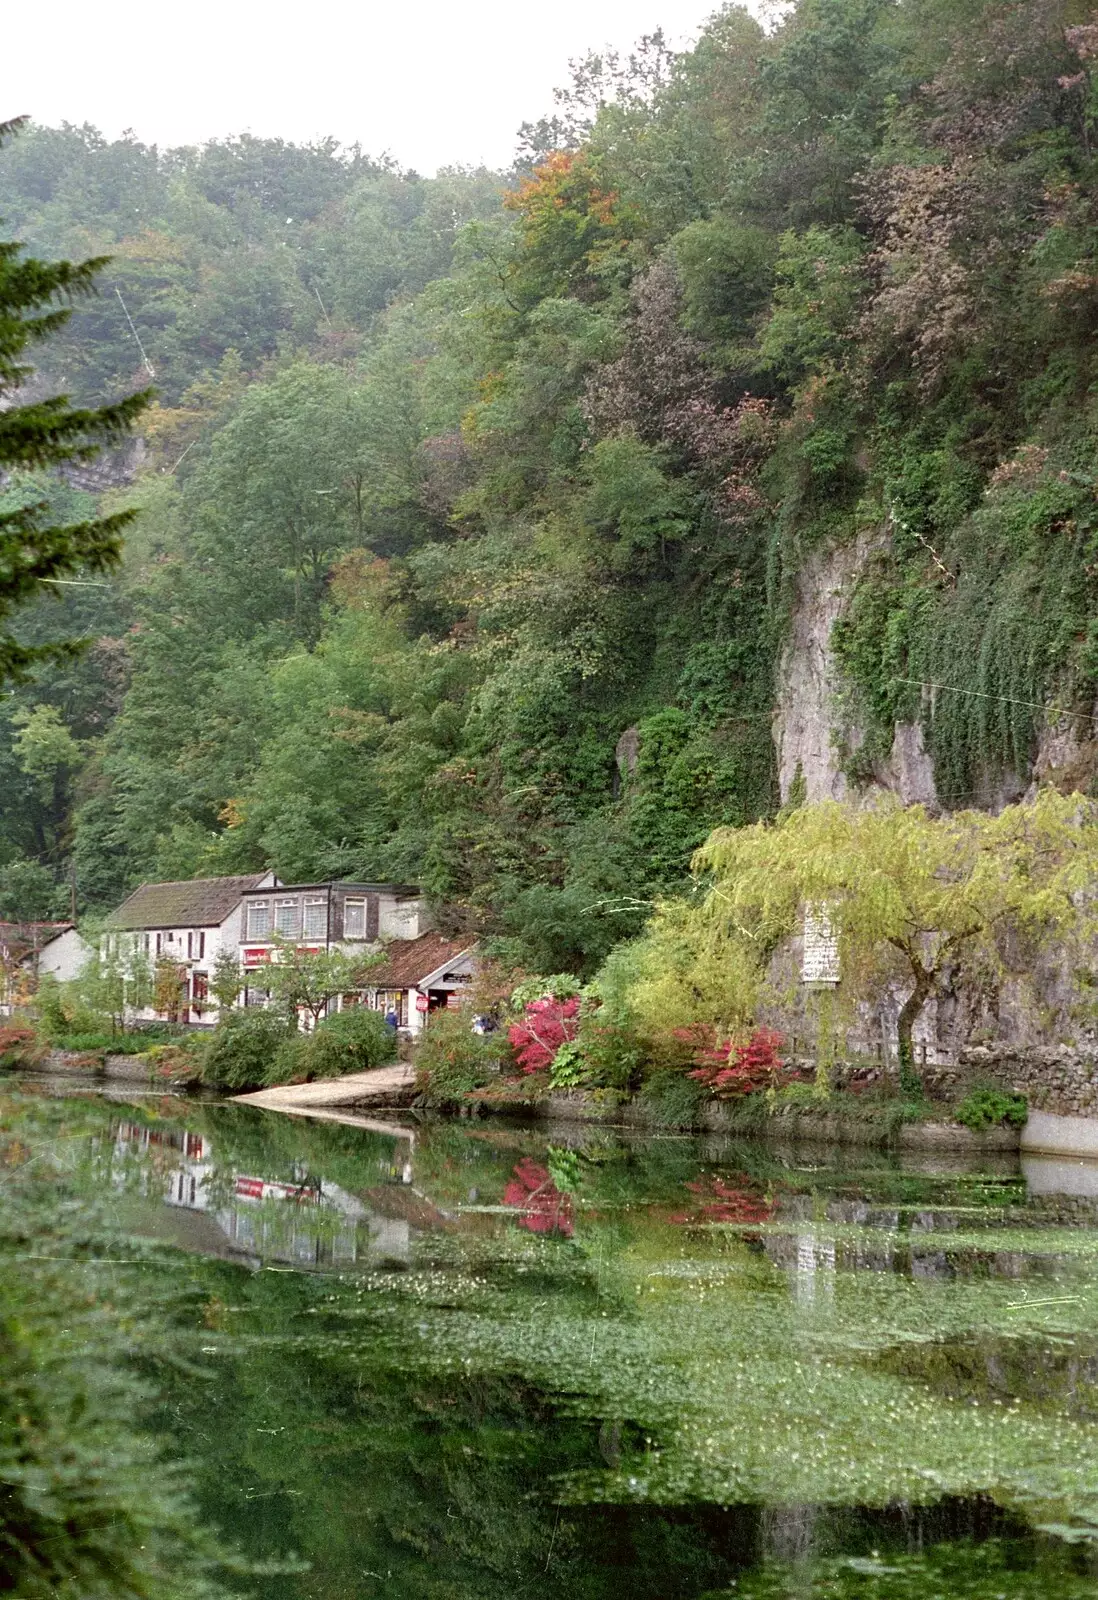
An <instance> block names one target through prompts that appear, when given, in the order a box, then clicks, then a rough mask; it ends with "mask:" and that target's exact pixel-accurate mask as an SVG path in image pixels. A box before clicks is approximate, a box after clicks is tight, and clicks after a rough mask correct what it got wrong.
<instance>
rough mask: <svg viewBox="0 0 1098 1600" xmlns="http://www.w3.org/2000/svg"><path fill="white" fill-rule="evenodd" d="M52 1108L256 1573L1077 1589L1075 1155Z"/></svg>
mask: <svg viewBox="0 0 1098 1600" xmlns="http://www.w3.org/2000/svg"><path fill="white" fill-rule="evenodd" d="M43 1093H44V1090H43V1088H42V1086H41V1085H40V1086H38V1088H37V1089H36V1090H35V1092H34V1095H33V1096H31V1101H32V1102H33V1105H34V1107H35V1116H33V1117H32V1118H31V1122H30V1129H31V1131H30V1132H29V1133H25V1135H24V1138H23V1144H24V1145H25V1147H26V1149H27V1150H29V1151H33V1150H34V1148H35V1146H34V1140H35V1138H36V1137H37V1138H38V1139H40V1140H42V1141H44V1142H43V1144H42V1159H46V1156H47V1154H49V1157H50V1159H54V1160H56V1159H58V1157H57V1151H58V1150H61V1149H63V1150H64V1162H65V1171H66V1174H67V1181H69V1182H71V1183H72V1184H73V1185H75V1191H74V1192H77V1193H79V1194H82V1195H85V1196H86V1197H87V1203H88V1205H89V1206H95V1207H96V1208H97V1214H100V1215H103V1216H106V1217H108V1218H109V1220H110V1224H111V1226H112V1227H113V1228H114V1229H116V1230H121V1233H122V1234H123V1235H124V1236H127V1237H129V1238H130V1239H131V1240H132V1241H134V1243H133V1251H134V1254H133V1256H132V1257H129V1258H127V1261H123V1260H122V1258H121V1257H119V1256H118V1255H117V1254H116V1255H115V1256H114V1258H113V1259H105V1258H103V1257H102V1255H100V1257H99V1258H96V1259H91V1260H86V1261H81V1262H80V1263H79V1264H78V1266H74V1267H73V1269H72V1270H73V1272H74V1273H76V1274H78V1275H79V1274H82V1275H83V1276H82V1277H81V1278H80V1282H81V1283H82V1284H86V1283H87V1282H92V1283H93V1284H94V1291H93V1292H94V1293H95V1294H96V1295H98V1296H101V1297H102V1296H107V1295H110V1294H111V1293H112V1292H114V1291H113V1289H112V1285H113V1284H114V1283H115V1282H116V1281H120V1278H121V1276H126V1277H127V1282H128V1283H129V1285H130V1292H132V1293H133V1294H136V1295H137V1296H138V1297H139V1298H140V1297H142V1296H143V1297H144V1298H145V1299H146V1300H147V1301H148V1303H149V1305H151V1306H154V1305H156V1304H160V1303H163V1305H164V1307H165V1308H166V1309H165V1311H164V1313H163V1315H162V1316H161V1318H160V1325H161V1327H162V1329H163V1333H162V1339H161V1342H160V1344H159V1346H158V1348H157V1350H156V1352H155V1354H154V1353H152V1352H150V1351H149V1350H146V1349H145V1348H144V1347H141V1348H136V1347H135V1349H134V1350H133V1351H132V1352H130V1353H129V1354H128V1356H127V1359H128V1360H130V1361H131V1363H132V1364H134V1365H135V1366H136V1367H138V1368H139V1369H141V1371H142V1372H143V1373H144V1375H145V1377H146V1389H145V1398H144V1400H143V1401H142V1402H141V1404H140V1406H139V1408H138V1412H139V1414H137V1415H135V1419H134V1420H135V1423H136V1425H138V1426H139V1427H140V1428H141V1429H143V1430H145V1431H146V1432H150V1431H151V1432H152V1433H154V1434H155V1435H156V1436H157V1437H158V1438H159V1439H160V1440H161V1442H162V1444H163V1446H164V1447H165V1448H166V1449H167V1451H168V1453H169V1454H170V1455H171V1456H172V1457H173V1458H174V1459H176V1460H180V1461H184V1462H185V1463H186V1478H187V1482H188V1484H189V1487H190V1489H191V1491H192V1493H193V1495H194V1497H195V1499H196V1501H197V1503H198V1506H199V1509H200V1512H201V1515H202V1517H203V1519H204V1520H205V1521H206V1522H207V1523H208V1524H209V1525H210V1526H211V1527H213V1528H215V1529H216V1530H217V1531H218V1533H219V1535H220V1536H221V1537H222V1538H223V1540H224V1541H225V1542H226V1543H227V1544H229V1545H231V1546H232V1547H233V1548H235V1549H236V1550H238V1551H239V1552H241V1553H242V1554H243V1555H244V1556H245V1557H246V1558H247V1560H248V1562H249V1563H251V1564H252V1565H253V1568H255V1570H253V1572H252V1574H251V1575H250V1576H242V1577H240V1578H239V1579H232V1578H231V1577H230V1579H229V1580H228V1581H229V1583H230V1586H232V1585H233V1584H237V1585H238V1586H239V1588H240V1591H241V1592H251V1593H253V1594H256V1595H260V1596H262V1597H264V1600H267V1597H270V1600H312V1597H316V1600H320V1597H324V1600H329V1597H330V1600H336V1597H339V1600H349V1597H352V1596H355V1597H357V1596H362V1597H373V1596H407V1597H413V1596H414V1597H417V1600H420V1597H424V1600H496V1597H500V1600H502V1597H505V1596H513V1595H522V1594H544V1595H553V1596H557V1597H562V1600H573V1597H575V1600H602V1597H604V1596H605V1597H609V1596H628V1597H630V1600H648V1597H651V1600H674V1597H682V1600H701V1597H703V1596H705V1597H711V1600H712V1597H717V1596H720V1597H722V1600H732V1597H733V1596H745V1595H746V1596H756V1597H763V1596H766V1597H771V1596H782V1597H785V1596H789V1597H806V1600H807V1597H815V1596H819V1597H821V1600H822V1597H824V1596H829V1597H830V1596H834V1597H843V1600H845V1597H848V1596H849V1597H851V1600H854V1597H867V1600H875V1597H881V1600H884V1597H889V1600H932V1597H938V1596H941V1597H945V1600H948V1597H952V1596H965V1597H973V1600H993V1597H1003V1600H1022V1597H1025V1600H1030V1597H1033V1600H1036V1597H1037V1596H1046V1595H1047V1596H1051V1597H1053V1600H1074V1597H1075V1596H1092V1595H1093V1596H1098V1576H1096V1575H1098V1560H1096V1556H1098V1551H1096V1548H1095V1541H1098V1170H1096V1169H1095V1168H1092V1167H1091V1166H1089V1165H1088V1164H1086V1163H1081V1162H1066V1163H1058V1162H1048V1161H1042V1162H1039V1163H1035V1164H1034V1165H1033V1166H1032V1168H1030V1169H1029V1170H1028V1171H1027V1169H1026V1168H1025V1166H1024V1165H1020V1164H1019V1163H1018V1162H1017V1161H1015V1160H1013V1159H1010V1158H1001V1159H996V1160H994V1161H988V1160H986V1159H985V1160H984V1161H983V1162H982V1163H977V1164H972V1163H966V1162H964V1161H953V1162H951V1161H949V1160H947V1159H943V1158H942V1157H940V1156H935V1157H933V1158H926V1159H919V1158H917V1157H914V1156H911V1155H905V1156H902V1157H901V1156H889V1155H886V1154H881V1153H876V1152H861V1151H854V1150H851V1149H824V1150H811V1151H809V1150H806V1149H805V1148H803V1147H802V1148H800V1149H799V1150H796V1151H792V1150H791V1151H784V1152H783V1151H778V1150H775V1149H774V1148H772V1147H766V1146H764V1145H761V1144H752V1143H749V1142H745V1143H740V1144H731V1143H728V1142H727V1141H720V1140H698V1139H693V1138H684V1137H670V1136H666V1137H658V1136H657V1137H633V1136H627V1135H623V1134H618V1133H615V1132H612V1131H608V1130H605V1129H602V1128H599V1129H579V1130H577V1129H576V1128H565V1129H556V1130H550V1131H549V1132H548V1133H546V1132H545V1131H544V1130H538V1131H532V1130H531V1129H530V1128H529V1127H523V1126H521V1125H516V1126H509V1125H505V1124H502V1123H499V1122H496V1121H492V1122H471V1123H470V1122H462V1123H456V1122H445V1121H433V1122H426V1123H424V1122H417V1121H414V1120H409V1121H407V1122H405V1123H403V1124H400V1123H396V1124H393V1125H392V1128H391V1130H390V1128H389V1127H388V1126H387V1125H386V1124H385V1123H384V1122H383V1121H379V1122H375V1123H374V1124H373V1125H370V1126H355V1125H351V1124H344V1123H340V1122H334V1121H333V1122H318V1121H312V1120H301V1119H291V1118H288V1117H284V1116H280V1115H278V1114H277V1113H263V1112H257V1111H255V1110H251V1109H246V1108H243V1107H238V1106H217V1105H200V1104H195V1103H193V1102H188V1101H186V1100H181V1099H161V1098H154V1097H148V1096H140V1095H136V1096H135V1097H133V1098H132V1099H131V1100H125V1099H115V1100H112V1101H107V1100H102V1099H98V1098H89V1097H87V1096H82V1097H80V1098H78V1099H75V1100H71V1101H68V1102H61V1103H60V1104H58V1103H51V1104H50V1106H49V1108H48V1110H49V1118H47V1119H46V1121H43V1117H44V1115H45V1113H44V1111H43V1102H42V1096H43ZM18 1100H19V1096H18V1094H16V1095H14V1096H12V1097H11V1103H12V1104H15V1103H16V1102H17V1101H18ZM24 1103H26V1095H25V1094H24ZM50 1119H52V1120H50ZM43 1129H46V1130H47V1132H48V1140H47V1137H46V1133H44V1132H43ZM35 1130H37V1132H36V1131H35ZM50 1141H52V1142H50ZM47 1143H49V1151H48V1152H47V1149H46V1145H47ZM34 1158H35V1159H37V1156H35V1157H34ZM127 1262H128V1264H127ZM138 1262H139V1263H140V1265H139V1266H135V1265H134V1263H138ZM257 1564H258V1566H257ZM272 1565H273V1568H274V1569H275V1570H271V1569H272Z"/></svg>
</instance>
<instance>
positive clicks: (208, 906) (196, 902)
mask: <svg viewBox="0 0 1098 1600" xmlns="http://www.w3.org/2000/svg"><path fill="white" fill-rule="evenodd" d="M265 876H266V874H265V873H262V872H255V873H252V875H251V876H250V877H247V878H191V879H190V880H189V881H187V882H184V883H143V884H142V885H141V887H140V889H135V890H134V892H133V894H131V895H130V898H129V899H128V900H124V901H123V902H122V904H121V905H120V906H119V908H118V910H117V911H112V912H111V914H110V916H109V917H108V918H107V920H106V923H105V924H104V926H105V927H108V928H129V929H133V928H214V927H216V926H217V925H218V923H221V922H224V920H225V918H226V917H227V916H228V915H229V912H230V911H232V910H233V909H234V907H235V906H236V905H237V903H238V901H239V899H240V897H241V895H242V894H243V893H244V892H245V891H246V890H247V889H254V888H255V887H256V886H257V884H260V883H262V881H263V878H264V877H265Z"/></svg>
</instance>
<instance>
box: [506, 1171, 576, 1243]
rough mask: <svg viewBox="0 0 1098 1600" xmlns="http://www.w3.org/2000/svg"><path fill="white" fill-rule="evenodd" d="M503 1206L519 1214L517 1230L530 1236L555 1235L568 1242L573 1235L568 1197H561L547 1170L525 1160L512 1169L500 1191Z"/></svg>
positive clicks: (568, 1195)
mask: <svg viewBox="0 0 1098 1600" xmlns="http://www.w3.org/2000/svg"><path fill="white" fill-rule="evenodd" d="M503 1203H504V1205H505V1206H514V1207H516V1209H517V1210H518V1211H519V1212H520V1213H521V1214H520V1216H519V1217H518V1219H517V1220H518V1225H519V1227H520V1228H526V1229H527V1230H528V1232H530V1233H559V1234H561V1235H562V1236H563V1237H564V1238H565V1239H570V1238H571V1237H572V1233H573V1231H574V1226H575V1224H574V1220H573V1216H572V1196H571V1195H570V1194H562V1193H561V1191H560V1190H559V1189H558V1188H557V1186H556V1183H555V1182H554V1181H553V1177H552V1174H551V1173H550V1171H549V1168H548V1167H543V1166H541V1165H540V1163H538V1162H537V1161H531V1159H530V1158H529V1156H527V1157H526V1158H525V1159H524V1160H522V1161H520V1162H519V1163H518V1164H517V1166H516V1167H515V1169H514V1172H513V1173H512V1176H511V1181H510V1183H509V1184H508V1185H507V1187H506V1189H504V1191H503Z"/></svg>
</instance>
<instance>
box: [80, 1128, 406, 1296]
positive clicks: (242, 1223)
mask: <svg viewBox="0 0 1098 1600" xmlns="http://www.w3.org/2000/svg"><path fill="white" fill-rule="evenodd" d="M112 1132H113V1135H114V1138H113V1145H112V1146H110V1147H108V1152H107V1161H108V1164H109V1167H110V1177H111V1182H112V1183H113V1184H115V1185H116V1186H117V1187H119V1188H125V1187H126V1186H127V1185H129V1184H130V1183H132V1181H133V1178H134V1177H135V1176H136V1178H137V1181H138V1185H139V1187H140V1189H141V1190H142V1192H143V1193H144V1194H145V1195H146V1196H148V1197H150V1198H155V1197H156V1196H157V1194H158V1193H159V1195H160V1196H161V1197H162V1199H163V1201H164V1203H165V1204H166V1205H168V1206H171V1207H173V1208H178V1209H181V1210H184V1211H191V1212H200V1213H203V1214H204V1215H205V1216H206V1217H207V1218H208V1219H209V1220H210V1221H211V1222H213V1223H214V1224H215V1225H216V1228H217V1229H218V1230H220V1234H221V1240H220V1241H218V1240H217V1238H216V1236H212V1235H211V1234H210V1232H209V1230H204V1231H203V1232H201V1233H199V1232H197V1231H188V1230H186V1229H183V1230H177V1237H178V1239H179V1242H180V1243H183V1244H190V1245H192V1246H193V1247H195V1248H198V1249H201V1250H203V1251H204V1252H205V1253H212V1254H218V1255H222V1254H223V1255H226V1256H237V1255H238V1256H241V1257H243V1258H244V1259H245V1260H246V1261H247V1263H248V1264H249V1265H251V1266H258V1265H260V1264H261V1263H262V1262H263V1261H268V1260H272V1261H288V1262H292V1263H293V1264H294V1265H295V1266H298V1267H324V1266H329V1267H338V1266H353V1265H354V1264H355V1263H358V1262H373V1261H376V1260H377V1259H378V1258H380V1257H383V1258H387V1259H390V1260H396V1261H407V1259H408V1253H409V1244H410V1237H411V1234H410V1229H409V1224H408V1222H407V1220H406V1219H405V1218H402V1217H400V1216H386V1215H384V1214H382V1213H380V1212H379V1211H378V1210H377V1209H375V1208H373V1207H371V1206H370V1205H369V1204H367V1203H366V1202H365V1201H364V1200H362V1199H360V1198H358V1197H357V1196H355V1195H352V1194H349V1193H348V1192H347V1191H346V1190H345V1189H343V1188H341V1187H340V1186H339V1184H337V1183H332V1182H331V1181H328V1180H325V1179H323V1178H321V1177H318V1176H316V1175H315V1174H314V1173H312V1172H310V1171H309V1170H308V1169H307V1168H305V1167H295V1170H294V1172H293V1175H292V1176H291V1177H290V1178H289V1179H281V1178H272V1177H269V1176H263V1175H261V1174H257V1173H252V1172H240V1171H233V1170H231V1168H226V1167H225V1166H224V1165H223V1164H219V1163H218V1160H217V1157H216V1153H215V1142H214V1141H213V1140H211V1138H210V1137H209V1136H208V1135H206V1134H201V1133H196V1132H194V1131H192V1130H189V1129H185V1128H157V1127H151V1126H149V1125H148V1124H146V1123H142V1122H137V1121H127V1120H120V1121H118V1122H117V1123H115V1125H114V1127H113V1129H112ZM387 1171H388V1175H389V1176H390V1177H391V1176H392V1174H393V1172H394V1171H395V1163H394V1164H393V1165H391V1166H390V1167H389V1168H388V1169H387ZM399 1171H400V1181H401V1182H406V1181H410V1177H411V1171H410V1163H408V1162H401V1163H400V1166H399ZM219 1242H220V1243H221V1244H223V1248H221V1249H219V1248H218V1243H219Z"/></svg>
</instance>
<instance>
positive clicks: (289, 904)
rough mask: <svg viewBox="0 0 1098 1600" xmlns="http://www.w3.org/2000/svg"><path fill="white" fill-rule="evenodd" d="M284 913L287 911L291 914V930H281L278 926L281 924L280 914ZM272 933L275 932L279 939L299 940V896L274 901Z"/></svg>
mask: <svg viewBox="0 0 1098 1600" xmlns="http://www.w3.org/2000/svg"><path fill="white" fill-rule="evenodd" d="M284 911H289V912H292V913H293V916H294V925H293V927H292V928H283V927H282V926H281V925H280V924H281V922H282V913H283V912H284ZM274 931H275V933H276V934H277V935H278V937H279V938H280V939H300V938H301V896H300V895H296V894H295V895H293V896H289V895H287V897H286V898H285V899H283V900H276V901H275V914H274Z"/></svg>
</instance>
